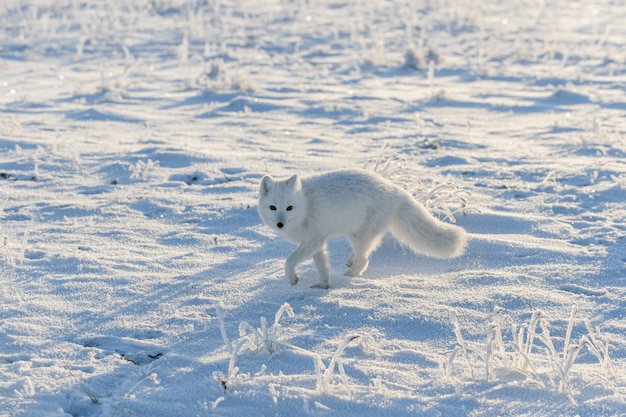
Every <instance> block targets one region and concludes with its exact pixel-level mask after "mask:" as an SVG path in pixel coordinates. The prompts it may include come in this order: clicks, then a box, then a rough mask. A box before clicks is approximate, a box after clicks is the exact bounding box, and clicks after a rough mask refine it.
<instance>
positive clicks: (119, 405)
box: [111, 372, 159, 417]
mask: <svg viewBox="0 0 626 417" xmlns="http://www.w3.org/2000/svg"><path fill="white" fill-rule="evenodd" d="M147 380H151V381H152V382H154V383H155V384H158V383H159V380H158V379H157V374H156V373H154V372H152V373H150V374H148V375H146V376H145V377H143V378H141V379H140V380H139V382H137V383H136V384H135V385H133V386H132V387H130V389H129V390H128V391H126V394H124V396H123V397H122V399H121V400H120V402H118V403H117V405H116V406H115V412H114V413H113V414H112V415H111V417H115V416H116V415H118V413H119V412H120V410H121V409H122V403H123V402H124V401H126V399H127V398H128V397H129V396H130V395H131V394H132V392H133V391H134V390H135V389H136V388H137V387H138V386H139V385H141V384H142V383H143V382H144V381H147Z"/></svg>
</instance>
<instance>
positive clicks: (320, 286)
mask: <svg viewBox="0 0 626 417" xmlns="http://www.w3.org/2000/svg"><path fill="white" fill-rule="evenodd" d="M311 288H320V289H322V290H327V289H328V283H327V282H324V283H322V282H320V283H319V284H315V285H311Z"/></svg>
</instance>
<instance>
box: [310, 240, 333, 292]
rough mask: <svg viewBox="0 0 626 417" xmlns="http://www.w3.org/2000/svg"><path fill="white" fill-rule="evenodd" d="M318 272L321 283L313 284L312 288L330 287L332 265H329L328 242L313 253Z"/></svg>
mask: <svg viewBox="0 0 626 417" xmlns="http://www.w3.org/2000/svg"><path fill="white" fill-rule="evenodd" d="M313 260H314V261H315V266H316V267H317V272H318V273H319V274H320V282H319V284H315V285H313V286H312V287H311V288H321V289H324V290H326V289H328V281H329V278H330V272H329V269H330V267H329V266H328V252H326V244H324V245H323V246H322V248H321V249H320V250H318V251H317V252H315V255H313Z"/></svg>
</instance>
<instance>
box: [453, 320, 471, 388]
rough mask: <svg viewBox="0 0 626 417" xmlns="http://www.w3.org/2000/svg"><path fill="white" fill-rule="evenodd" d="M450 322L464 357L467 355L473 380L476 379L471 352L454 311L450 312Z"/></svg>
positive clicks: (466, 358)
mask: <svg viewBox="0 0 626 417" xmlns="http://www.w3.org/2000/svg"><path fill="white" fill-rule="evenodd" d="M450 320H451V321H452V326H453V327H454V334H455V335H456V340H457V342H458V343H459V345H460V347H461V351H462V352H463V355H465V360H466V361H467V367H468V368H469V370H470V374H471V375H472V378H474V367H473V366H472V361H471V360H470V357H469V351H468V349H467V343H465V339H463V335H462V334H461V325H460V324H459V317H458V315H457V314H456V311H454V310H452V311H451V312H450Z"/></svg>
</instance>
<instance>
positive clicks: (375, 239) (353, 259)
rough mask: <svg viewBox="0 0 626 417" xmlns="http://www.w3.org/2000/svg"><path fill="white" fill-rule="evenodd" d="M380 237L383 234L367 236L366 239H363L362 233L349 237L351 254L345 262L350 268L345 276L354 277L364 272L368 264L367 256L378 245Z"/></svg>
mask: <svg viewBox="0 0 626 417" xmlns="http://www.w3.org/2000/svg"><path fill="white" fill-rule="evenodd" d="M382 238H383V235H374V236H368V238H367V239H364V236H362V235H361V236H351V237H349V240H350V244H351V245H352V254H351V255H350V258H349V259H348V262H346V265H347V266H348V268H350V269H349V270H348V272H347V273H346V275H347V276H349V277H356V276H358V275H360V274H362V273H363V272H365V270H366V269H367V266H368V265H369V256H370V254H371V253H372V252H373V251H374V249H376V248H377V247H378V245H379V244H380V242H381V240H382Z"/></svg>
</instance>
